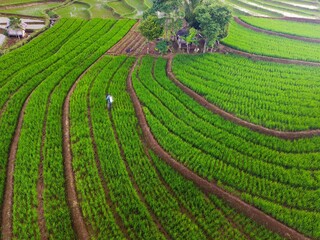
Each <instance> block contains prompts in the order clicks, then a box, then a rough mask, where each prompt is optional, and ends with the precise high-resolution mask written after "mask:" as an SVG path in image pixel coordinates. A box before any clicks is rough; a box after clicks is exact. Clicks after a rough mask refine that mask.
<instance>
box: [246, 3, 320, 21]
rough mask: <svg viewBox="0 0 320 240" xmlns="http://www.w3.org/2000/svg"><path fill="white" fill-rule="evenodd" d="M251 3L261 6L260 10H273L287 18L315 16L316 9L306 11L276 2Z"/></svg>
mask: <svg viewBox="0 0 320 240" xmlns="http://www.w3.org/2000/svg"><path fill="white" fill-rule="evenodd" d="M250 2H251V3H253V4H256V5H259V6H261V7H262V8H268V9H274V11H279V12H280V13H282V12H283V14H284V15H287V16H296V17H309V18H312V17H314V16H317V13H318V9H308V8H303V7H301V6H300V7H299V6H293V5H291V4H288V3H285V2H282V1H278V0H267V1H266V0H250Z"/></svg>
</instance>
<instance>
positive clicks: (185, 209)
mask: <svg viewBox="0 0 320 240" xmlns="http://www.w3.org/2000/svg"><path fill="white" fill-rule="evenodd" d="M154 63H155V62H153V66H152V76H153V78H154ZM138 79H139V77H138ZM139 81H140V79H139ZM139 137H140V141H141V142H142V144H143V149H144V153H145V155H146V156H147V158H148V160H149V162H150V164H151V166H152V167H153V168H154V170H155V173H156V174H157V176H158V178H159V180H160V182H161V184H162V185H163V186H164V187H165V189H166V190H167V191H168V192H169V194H170V195H171V196H172V197H173V198H174V199H176V201H177V203H178V205H179V208H180V212H181V213H183V214H184V215H186V216H187V217H188V218H189V219H190V220H191V221H192V222H193V223H194V224H195V225H197V226H198V227H199V228H200V229H201V230H202V232H203V233H204V235H205V236H206V238H207V239H212V237H211V236H210V235H209V234H208V232H207V231H206V229H203V227H201V226H200V225H198V223H197V222H198V221H197V219H196V217H195V216H194V215H193V214H192V213H191V212H190V211H189V210H188V209H187V208H186V207H185V206H184V204H183V203H181V201H180V200H179V198H178V196H177V195H176V193H175V192H174V191H173V189H172V188H171V187H170V186H169V185H168V184H167V182H166V181H165V180H164V178H163V177H162V175H161V173H160V172H159V170H158V169H157V167H156V166H155V164H154V162H153V160H152V158H151V156H150V154H149V152H148V146H147V143H146V141H145V139H144V138H143V136H141V135H140V136H139Z"/></svg>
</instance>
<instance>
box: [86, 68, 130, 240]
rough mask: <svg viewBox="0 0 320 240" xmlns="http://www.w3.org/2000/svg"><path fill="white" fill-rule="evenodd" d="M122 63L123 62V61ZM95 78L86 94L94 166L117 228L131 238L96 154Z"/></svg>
mask: <svg viewBox="0 0 320 240" xmlns="http://www.w3.org/2000/svg"><path fill="white" fill-rule="evenodd" d="M123 63H124V62H123ZM123 63H122V64H121V65H119V67H118V68H117V70H116V71H115V72H114V73H113V75H112V77H111V79H112V78H113V76H114V74H115V73H116V72H117V71H118V69H119V68H121V66H122V65H123ZM95 80H96V78H95V79H94V80H93V81H92V82H91V83H90V86H89V89H88V94H87V106H88V112H87V116H88V123H89V130H90V137H91V142H92V146H93V150H94V158H95V163H96V167H97V169H98V175H99V178H100V181H101V184H102V187H103V190H104V193H105V196H106V200H107V203H108V205H109V206H110V209H111V212H112V215H113V217H114V219H115V221H116V223H117V225H118V226H119V228H120V229H121V231H122V233H123V235H124V236H125V238H126V239H131V238H130V236H129V233H128V231H127V228H126V226H125V225H124V222H123V221H122V219H121V216H120V214H119V213H118V212H117V209H116V205H115V204H114V203H113V202H112V199H111V196H110V189H109V187H108V184H107V181H106V178H105V177H104V175H103V172H102V167H101V162H100V158H99V154H98V146H97V143H96V140H95V137H94V132H93V122H92V116H91V108H90V92H91V89H92V87H93V85H94V83H95Z"/></svg>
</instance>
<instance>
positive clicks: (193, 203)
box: [151, 153, 281, 239]
mask: <svg viewBox="0 0 320 240" xmlns="http://www.w3.org/2000/svg"><path fill="white" fill-rule="evenodd" d="M151 155H152V159H153V161H154V163H155V165H156V167H157V169H158V170H159V172H160V174H161V176H162V177H163V179H164V180H165V181H166V183H167V184H168V185H169V186H170V187H171V189H172V190H173V191H174V192H175V194H176V196H178V198H179V200H180V201H181V202H182V203H183V204H184V205H185V206H187V208H188V209H190V211H191V212H193V213H195V215H197V216H199V218H200V219H202V221H204V220H209V222H211V223H212V225H211V226H210V229H211V231H213V235H211V236H212V237H213V238H214V239H220V238H221V239H235V238H236V236H239V232H238V231H240V233H242V234H243V235H244V236H250V239H281V238H280V237H279V236H278V235H277V234H274V233H272V232H270V231H269V230H267V229H266V228H264V227H263V226H260V225H259V224H257V223H255V222H254V221H252V220H251V219H250V218H248V217H246V216H244V215H243V214H241V213H238V212H236V211H235V210H234V209H233V208H231V207H229V206H228V205H227V204H226V203H224V202H223V201H222V200H221V199H219V198H217V197H216V196H214V195H210V196H209V198H210V200H211V201H210V200H209V198H208V196H206V195H204V194H203V193H202V192H201V191H200V190H199V189H198V188H197V187H196V186H195V185H194V184H193V183H192V182H191V181H189V180H186V179H185V178H183V177H182V176H181V175H180V174H178V173H177V172H175V171H174V170H173V169H172V168H170V167H169V166H168V165H167V164H165V163H164V162H163V161H161V160H160V159H159V158H158V157H157V156H156V155H154V154H152V153H151ZM235 227H236V228H235ZM238 229H239V230H238ZM219 237H220V238H219Z"/></svg>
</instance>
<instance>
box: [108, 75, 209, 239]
mask: <svg viewBox="0 0 320 240" xmlns="http://www.w3.org/2000/svg"><path fill="white" fill-rule="evenodd" d="M127 75H128V72H127V71H124V70H123V71H122V74H121V73H120V72H119V75H118V74H117V75H116V76H115V77H114V78H113V81H112V82H111V83H110V87H109V92H110V93H112V94H113V96H115V97H116V102H115V104H114V107H113V110H112V111H111V113H112V121H113V122H114V128H115V131H116V134H117V136H118V139H119V142H118V144H119V147H120V148H121V149H122V151H123V160H124V161H125V163H126V165H127V167H128V171H129V172H131V174H132V179H134V181H135V182H136V184H137V186H138V188H139V189H140V191H141V195H142V196H143V198H144V199H145V201H146V204H147V205H148V206H149V208H150V210H149V211H151V212H153V213H154V215H155V216H156V218H157V219H158V220H159V222H160V224H161V225H162V227H163V228H164V229H165V231H166V232H167V233H168V235H169V236H171V238H173V239H180V238H181V239H186V238H189V239H206V238H207V237H206V235H210V230H209V231H206V230H207V229H208V228H209V226H208V225H207V222H206V223H203V224H202V226H200V225H199V222H198V221H197V220H196V221H194V220H193V219H192V217H191V216H189V215H188V214H186V213H184V212H183V211H182V210H181V208H180V205H179V202H178V201H177V199H175V197H174V196H172V194H171V193H170V192H169V191H168V189H167V188H166V187H165V186H164V185H163V184H162V182H161V180H160V179H159V177H158V176H157V173H156V172H155V170H154V168H153V166H152V164H151V163H150V160H149V158H148V155H147V152H146V151H147V150H146V149H145V147H144V145H143V143H142V142H141V139H140V136H139V132H140V131H139V129H137V124H138V122H137V118H136V116H135V111H134V108H133V104H132V102H131V100H130V96H129V95H128V93H127V92H126V80H127ZM204 225H205V226H206V228H204V227H203V226H204ZM199 226H200V227H199ZM204 232H205V233H206V235H205V234H204Z"/></svg>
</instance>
